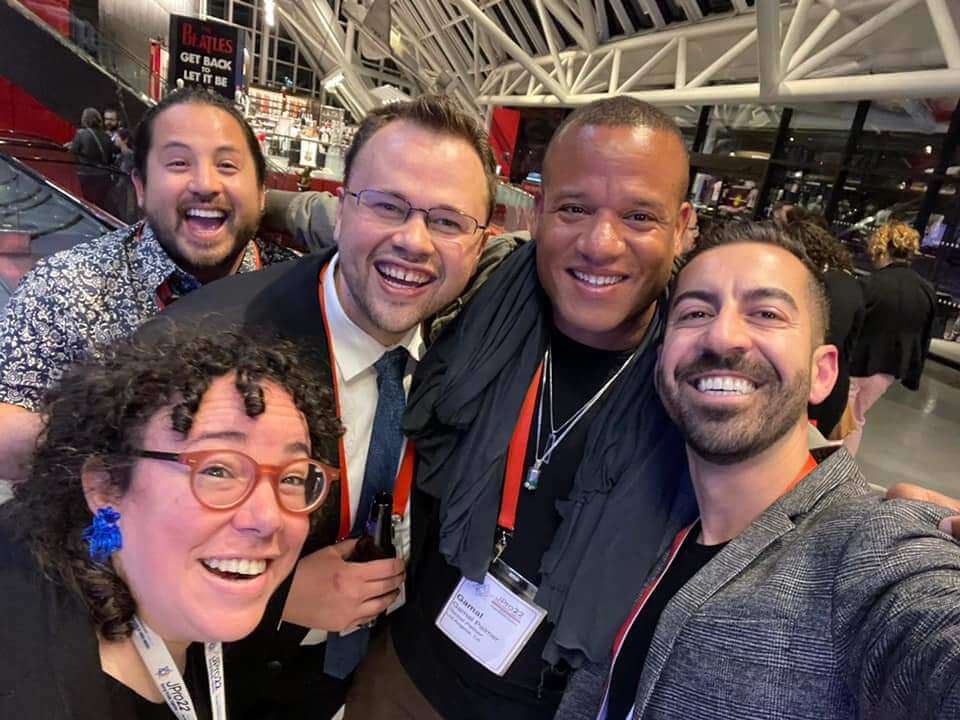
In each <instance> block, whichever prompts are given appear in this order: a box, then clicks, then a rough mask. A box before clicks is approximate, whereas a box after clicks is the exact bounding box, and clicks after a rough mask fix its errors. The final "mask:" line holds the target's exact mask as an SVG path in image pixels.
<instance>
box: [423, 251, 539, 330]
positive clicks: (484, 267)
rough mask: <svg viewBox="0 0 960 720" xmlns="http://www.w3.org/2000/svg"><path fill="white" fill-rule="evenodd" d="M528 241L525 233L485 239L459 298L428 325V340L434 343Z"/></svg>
mask: <svg viewBox="0 0 960 720" xmlns="http://www.w3.org/2000/svg"><path fill="white" fill-rule="evenodd" d="M529 241H530V234H529V233H527V232H519V233H512V234H509V235H492V236H490V237H488V238H487V242H486V244H485V245H484V246H483V252H482V253H481V254H480V259H479V261H478V262H477V271H476V272H475V273H474V274H473V277H472V278H471V279H470V282H469V283H468V284H467V287H466V289H464V291H463V292H462V293H461V294H460V296H459V297H457V298H454V300H453V301H452V302H451V303H450V304H449V305H447V306H446V307H444V308H443V309H442V310H440V311H439V312H438V313H437V314H436V315H435V316H434V318H433V319H432V320H431V321H430V323H429V340H430V342H431V343H432V342H434V341H435V340H436V339H437V338H438V337H439V336H440V331H441V330H443V329H444V328H445V327H446V326H447V325H449V324H450V323H451V322H453V320H454V319H455V318H456V317H457V315H459V314H460V311H461V310H462V309H463V306H464V305H466V304H467V303H468V302H469V301H470V298H472V297H473V296H474V295H476V294H477V291H478V290H480V288H481V287H483V284H484V283H485V282H486V281H487V280H489V279H490V276H491V275H493V273H494V272H496V270H497V268H498V267H500V264H501V263H502V262H503V261H504V260H506V259H507V258H508V257H510V254H511V253H513V251H514V250H516V249H517V248H518V247H520V246H521V245H522V244H523V243H525V242H529Z"/></svg>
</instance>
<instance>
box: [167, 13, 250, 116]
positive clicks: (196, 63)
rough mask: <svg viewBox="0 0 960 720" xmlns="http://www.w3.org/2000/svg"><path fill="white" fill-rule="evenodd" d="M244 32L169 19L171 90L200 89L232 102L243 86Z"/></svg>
mask: <svg viewBox="0 0 960 720" xmlns="http://www.w3.org/2000/svg"><path fill="white" fill-rule="evenodd" d="M243 38H244V35H243V32H242V31H241V29H240V28H238V27H235V26H233V25H227V24H225V23H220V22H215V21H213V20H197V19H196V18H190V17H184V16H182V15H171V16H170V76H169V83H170V88H171V89H173V88H175V87H176V86H177V81H178V80H182V81H183V84H184V85H188V86H189V85H200V86H202V87H206V88H211V89H213V90H216V91H217V92H218V93H220V94H221V95H223V96H225V97H227V98H229V99H231V100H232V99H233V97H234V94H235V92H236V89H237V87H238V86H240V85H242V84H243Z"/></svg>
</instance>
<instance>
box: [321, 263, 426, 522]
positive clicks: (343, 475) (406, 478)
mask: <svg viewBox="0 0 960 720" xmlns="http://www.w3.org/2000/svg"><path fill="white" fill-rule="evenodd" d="M329 264H330V263H329V262H327V263H324V265H323V267H322V268H320V282H319V283H318V291H317V293H318V295H319V298H320V314H321V315H322V316H323V329H324V331H325V332H326V334H327V349H328V352H329V353H330V384H331V385H333V401H334V404H335V405H336V409H337V417H341V412H340V388H339V386H338V384H337V358H336V355H335V354H334V351H333V335H332V334H331V333H330V321H329V320H328V319H327V303H326V299H325V298H324V296H323V276H324V275H325V274H326V272H327V266H328V265H329ZM337 446H338V453H339V458H340V531H339V533H338V535H337V539H338V540H343V539H345V538H346V537H348V536H349V535H350V528H351V527H352V525H353V524H352V523H351V522H350V482H349V479H348V476H347V450H346V447H345V446H344V444H343V436H341V437H340V439H339V441H338V442H337ZM415 457H416V451H415V450H414V447H413V443H412V442H411V441H410V440H407V445H406V447H405V448H404V451H403V459H402V460H401V461H400V469H399V471H398V472H397V478H396V481H395V482H394V486H393V516H394V518H397V519H403V516H404V514H405V513H406V511H407V501H408V500H409V499H410V488H411V486H412V485H413V466H414V459H415Z"/></svg>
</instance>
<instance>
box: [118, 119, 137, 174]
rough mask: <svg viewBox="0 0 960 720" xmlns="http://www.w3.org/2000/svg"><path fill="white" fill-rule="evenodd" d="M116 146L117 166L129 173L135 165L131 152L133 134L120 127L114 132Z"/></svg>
mask: <svg viewBox="0 0 960 720" xmlns="http://www.w3.org/2000/svg"><path fill="white" fill-rule="evenodd" d="M115 137H116V140H115V143H116V146H117V167H119V168H120V170H121V172H125V173H127V174H128V175H129V174H131V173H132V172H133V171H134V170H135V169H136V166H137V159H136V156H135V154H134V152H133V147H132V146H133V136H132V135H131V134H130V131H129V130H127V129H126V128H120V129H119V130H117V132H116V136H115Z"/></svg>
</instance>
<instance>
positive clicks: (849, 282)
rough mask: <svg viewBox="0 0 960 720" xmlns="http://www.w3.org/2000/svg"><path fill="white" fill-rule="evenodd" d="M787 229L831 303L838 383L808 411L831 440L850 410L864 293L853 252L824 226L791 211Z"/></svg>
mask: <svg viewBox="0 0 960 720" xmlns="http://www.w3.org/2000/svg"><path fill="white" fill-rule="evenodd" d="M783 227H784V229H785V230H786V231H787V232H788V233H790V235H792V236H793V238H794V239H796V240H798V241H799V242H800V243H801V244H802V245H803V247H804V249H805V250H806V252H807V255H808V257H809V258H810V260H811V262H813V264H814V267H816V268H817V270H818V271H819V272H821V273H822V274H823V282H824V286H825V287H826V290H827V298H828V299H829V301H830V319H829V323H828V324H827V339H826V343H827V344H828V345H833V346H834V347H836V348H837V382H836V383H835V384H834V386H833V390H831V391H830V394H829V395H828V396H827V397H826V398H825V399H824V400H823V401H822V402H821V403H819V404H818V405H811V406H810V407H809V408H808V415H809V416H810V420H812V421H813V422H814V423H816V426H817V429H818V430H819V431H820V432H821V433H822V434H823V435H824V436H825V437H829V436H830V434H831V433H832V432H833V430H834V428H835V427H836V426H837V424H838V423H839V422H840V418H841V417H842V416H843V412H844V409H845V408H846V407H847V399H848V396H849V394H850V363H851V362H852V360H853V352H854V348H855V347H856V345H857V340H858V338H859V337H860V331H861V329H862V328H863V321H864V316H865V315H866V306H865V304H864V300H863V290H862V289H861V286H860V283H859V282H858V281H857V278H856V276H855V275H854V273H853V258H852V257H851V255H850V252H849V251H848V250H847V249H846V248H845V247H844V246H843V245H842V244H841V243H840V241H839V240H837V239H836V238H835V237H833V235H831V234H830V232H829V231H828V230H826V229H825V228H824V227H823V226H822V225H820V224H815V223H813V222H807V221H795V220H794V214H793V212H791V213H788V215H787V223H786V224H785V225H784V226H783Z"/></svg>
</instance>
